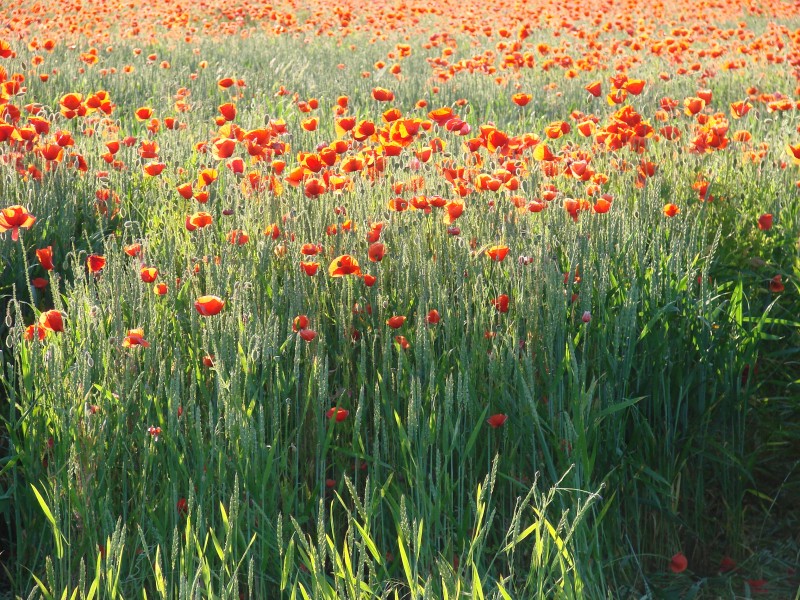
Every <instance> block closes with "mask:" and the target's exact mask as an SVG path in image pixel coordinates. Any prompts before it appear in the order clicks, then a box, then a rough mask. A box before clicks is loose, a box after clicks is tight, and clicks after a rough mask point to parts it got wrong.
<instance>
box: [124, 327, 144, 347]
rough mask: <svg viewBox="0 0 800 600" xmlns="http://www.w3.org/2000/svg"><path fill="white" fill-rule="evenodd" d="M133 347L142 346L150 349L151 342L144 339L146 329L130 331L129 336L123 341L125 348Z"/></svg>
mask: <svg viewBox="0 0 800 600" xmlns="http://www.w3.org/2000/svg"><path fill="white" fill-rule="evenodd" d="M133 346H141V347H142V348H149V347H150V342H148V341H147V340H146V339H144V329H129V330H128V335H126V336H125V339H124V340H122V347H123V348H132V347H133Z"/></svg>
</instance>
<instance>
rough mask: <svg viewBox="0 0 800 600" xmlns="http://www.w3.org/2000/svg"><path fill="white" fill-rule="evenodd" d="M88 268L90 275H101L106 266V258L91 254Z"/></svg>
mask: <svg viewBox="0 0 800 600" xmlns="http://www.w3.org/2000/svg"><path fill="white" fill-rule="evenodd" d="M86 266H87V267H88V268H89V273H99V272H100V271H102V270H103V267H105V266H106V257H105V256H98V255H97V254H90V255H89V256H88V257H87V258H86Z"/></svg>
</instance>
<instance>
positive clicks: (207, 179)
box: [197, 168, 219, 188]
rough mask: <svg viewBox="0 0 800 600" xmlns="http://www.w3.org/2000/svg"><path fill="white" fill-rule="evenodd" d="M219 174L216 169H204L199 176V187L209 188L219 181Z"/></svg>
mask: <svg viewBox="0 0 800 600" xmlns="http://www.w3.org/2000/svg"><path fill="white" fill-rule="evenodd" d="M218 176H219V173H218V172H217V170H216V169H211V168H209V169H203V170H202V171H200V173H199V174H198V176H197V186H198V187H201V188H202V187H207V186H209V185H211V184H212V183H214V182H215V181H216V180H217V177H218Z"/></svg>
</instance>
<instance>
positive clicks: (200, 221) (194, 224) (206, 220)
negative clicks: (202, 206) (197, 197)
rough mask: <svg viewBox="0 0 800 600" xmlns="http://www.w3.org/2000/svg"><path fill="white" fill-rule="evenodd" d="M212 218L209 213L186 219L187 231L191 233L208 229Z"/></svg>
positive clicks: (190, 216) (196, 214) (198, 213)
mask: <svg viewBox="0 0 800 600" xmlns="http://www.w3.org/2000/svg"><path fill="white" fill-rule="evenodd" d="M212 220H213V219H212V217H211V215H210V214H209V213H207V212H196V213H194V214H193V215H189V216H188V217H186V229H187V230H189V231H194V230H195V229H200V228H203V227H207V226H208V225H211V222H212Z"/></svg>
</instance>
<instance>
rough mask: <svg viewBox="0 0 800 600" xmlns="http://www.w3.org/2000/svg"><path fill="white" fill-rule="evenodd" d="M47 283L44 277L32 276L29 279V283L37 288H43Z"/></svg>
mask: <svg viewBox="0 0 800 600" xmlns="http://www.w3.org/2000/svg"><path fill="white" fill-rule="evenodd" d="M47 283H48V281H47V279H45V278H44V277H34V278H33V279H31V285H33V287H35V288H36V289H37V290H43V289H44V288H46V287H47Z"/></svg>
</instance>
